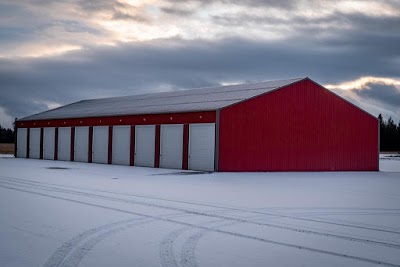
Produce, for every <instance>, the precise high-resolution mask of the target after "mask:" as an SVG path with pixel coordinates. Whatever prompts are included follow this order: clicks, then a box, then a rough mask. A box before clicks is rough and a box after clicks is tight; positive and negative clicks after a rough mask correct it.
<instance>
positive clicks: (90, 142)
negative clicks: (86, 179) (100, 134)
mask: <svg viewBox="0 0 400 267" xmlns="http://www.w3.org/2000/svg"><path fill="white" fill-rule="evenodd" d="M88 138H89V140H88V162H89V163H92V162H93V126H89V135H88Z"/></svg>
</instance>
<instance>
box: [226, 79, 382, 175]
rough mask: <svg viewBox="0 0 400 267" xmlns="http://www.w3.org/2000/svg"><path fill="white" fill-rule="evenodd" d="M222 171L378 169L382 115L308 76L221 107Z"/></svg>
mask: <svg viewBox="0 0 400 267" xmlns="http://www.w3.org/2000/svg"><path fill="white" fill-rule="evenodd" d="M219 129H220V133H219V170H220V171H361V170H363V171H375V170H377V169H378V161H377V157H376V154H377V148H378V144H377V140H378V132H377V131H376V119H375V118H374V117H372V116H370V115H369V114H367V113H365V112H363V111H361V110H360V109H358V108H356V107H355V106H353V105H352V104H349V103H348V102H347V101H345V100H343V99H341V98H340V97H338V96H336V95H334V94H333V93H331V92H330V91H328V90H326V89H324V88H322V87H320V86H318V85H316V84H315V83H313V82H311V81H309V80H304V81H301V82H298V83H295V84H293V85H290V86H287V87H285V88H282V89H280V90H277V91H274V92H271V93H268V94H266V95H262V96H259V97H256V98H253V99H250V100H248V101H245V102H242V103H240V104H237V105H233V106H231V107H228V108H226V109H222V110H221V112H220V128H219Z"/></svg>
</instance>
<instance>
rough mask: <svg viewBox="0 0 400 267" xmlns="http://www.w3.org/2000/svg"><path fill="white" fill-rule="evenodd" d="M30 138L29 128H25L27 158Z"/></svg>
mask: <svg viewBox="0 0 400 267" xmlns="http://www.w3.org/2000/svg"><path fill="white" fill-rule="evenodd" d="M30 139H31V129H30V128H27V131H26V157H27V158H29V150H30V147H31V142H30Z"/></svg>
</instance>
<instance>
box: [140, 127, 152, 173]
mask: <svg viewBox="0 0 400 267" xmlns="http://www.w3.org/2000/svg"><path fill="white" fill-rule="evenodd" d="M155 129H156V127H155V126H154V125H139V126H135V165H136V166H145V167H154V148H155Z"/></svg>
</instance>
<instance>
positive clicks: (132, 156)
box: [129, 126, 135, 166]
mask: <svg viewBox="0 0 400 267" xmlns="http://www.w3.org/2000/svg"><path fill="white" fill-rule="evenodd" d="M129 165H130V166H133V165H135V126H131V146H130V160H129Z"/></svg>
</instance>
